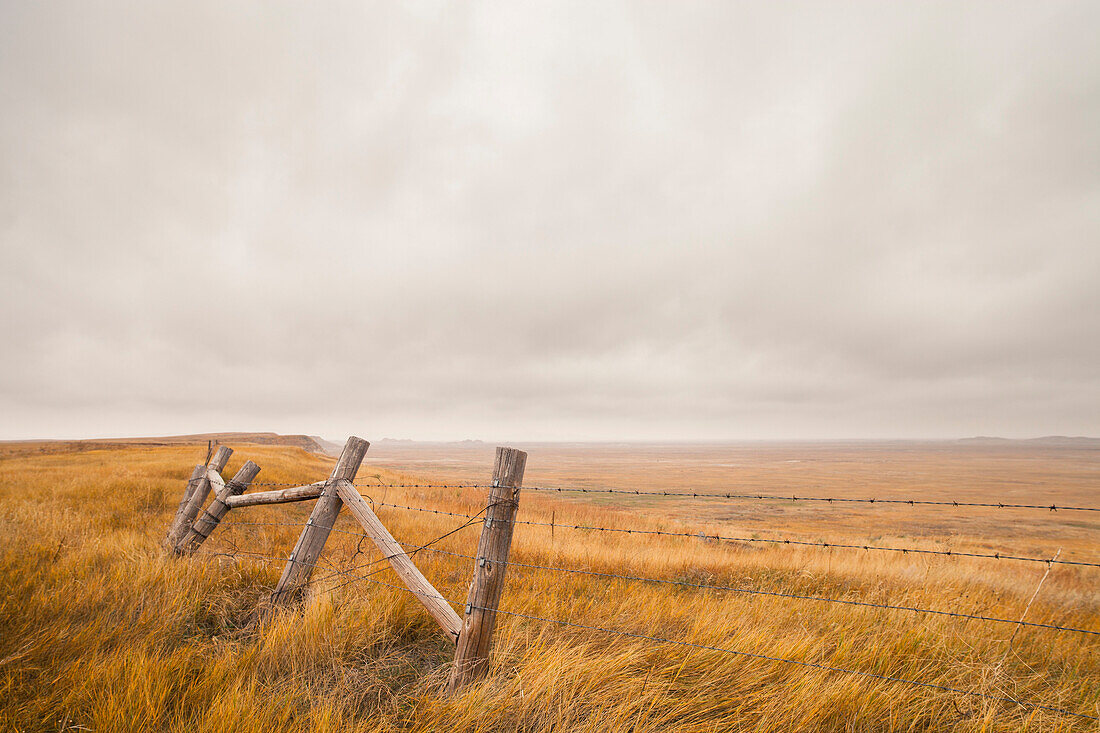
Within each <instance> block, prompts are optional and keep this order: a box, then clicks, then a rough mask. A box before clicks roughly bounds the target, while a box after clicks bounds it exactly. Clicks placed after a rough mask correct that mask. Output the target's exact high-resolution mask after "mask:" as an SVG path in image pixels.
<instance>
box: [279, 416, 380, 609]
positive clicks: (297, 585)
mask: <svg viewBox="0 0 1100 733" xmlns="http://www.w3.org/2000/svg"><path fill="white" fill-rule="evenodd" d="M369 447H370V443H368V442H367V441H365V440H363V439H362V438H357V437H355V436H354V435H353V436H351V437H350V438H348V440H347V442H346V443H345V444H344V450H343V451H342V452H341V453H340V460H338V461H337V462H336V467H335V468H333V469H332V475H331V476H329V479H328V481H326V482H325V487H324V489H323V490H322V492H321V496H320V497H319V498H318V499H317V504H315V505H314V507H313V512H312V513H311V514H310V515H309V520H308V521H307V522H306V526H305V528H304V529H303V530H302V534H301V535H300V536H299V537H298V542H297V544H295V545H294V550H293V552H291V553H290V557H289V558H288V559H287V564H286V568H284V569H283V575H282V577H281V578H279V584H278V585H276V586H275V592H274V593H272V595H271V600H272V601H273V602H274V603H276V604H286V603H291V602H293V601H297V600H299V599H300V598H301V597H302V595H303V593H304V592H305V590H306V588H307V587H308V586H309V578H310V576H311V575H312V574H313V567H314V566H315V565H316V564H317V559H318V558H319V557H320V556H321V550H323V549H324V547H325V541H326V540H328V536H329V533H331V532H332V525H333V524H335V523H336V517H337V515H339V514H340V507H341V506H342V505H343V503H344V502H343V501H342V500H341V499H340V496H339V495H338V494H337V486H338V484H339V482H340V481H341V480H343V481H352V480H354V479H355V474H356V473H357V472H358V471H359V464H361V463H362V462H363V457H364V456H365V455H366V454H367V448H369Z"/></svg>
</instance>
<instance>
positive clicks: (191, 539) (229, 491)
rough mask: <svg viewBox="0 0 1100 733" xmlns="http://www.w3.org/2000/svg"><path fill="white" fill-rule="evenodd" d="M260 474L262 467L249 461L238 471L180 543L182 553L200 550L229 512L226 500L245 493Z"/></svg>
mask: <svg viewBox="0 0 1100 733" xmlns="http://www.w3.org/2000/svg"><path fill="white" fill-rule="evenodd" d="M259 472H260V467H259V466H257V465H256V464H255V463H253V462H252V461H248V462H247V463H245V464H244V465H243V466H241V470H239V471H237V475H236V476H234V477H233V478H232V479H230V481H229V483H227V484H226V485H225V488H224V489H222V490H221V491H218V492H217V493H216V494H215V495H214V501H212V502H210V506H209V507H207V509H206V511H204V512H203V513H202V516H200V517H199V518H198V519H196V520H195V521H194V523H193V524H192V525H191V529H190V530H189V531H188V532H187V535H186V536H185V537H184V538H183V541H181V542H180V552H182V553H185V554H190V553H192V552H194V551H195V550H197V549H199V545H201V544H202V543H203V542H205V541H206V538H207V537H209V536H210V533H211V532H213V531H214V528H215V527H217V526H218V522H220V521H222V517H224V516H225V514H226V512H228V511H229V505H228V504H226V503H225V502H226V499H228V498H229V497H231V496H236V495H237V494H240V493H243V492H244V491H245V489H247V488H248V485H249V484H250V483H252V482H253V481H254V480H255V478H256V474H258V473H259Z"/></svg>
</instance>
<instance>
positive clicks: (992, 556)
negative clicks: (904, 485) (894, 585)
mask: <svg viewBox="0 0 1100 733" xmlns="http://www.w3.org/2000/svg"><path fill="white" fill-rule="evenodd" d="M378 506H388V507H393V508H396V509H407V510H409V511H414V512H428V513H431V514H442V515H446V516H454V517H470V516H472V515H470V514H463V513H461V512H447V511H443V510H441V509H427V508H423V507H414V506H407V505H405V504H386V503H380V504H379V505H378ZM500 521H505V520H500ZM512 522H513V523H514V524H526V525H530V526H536V527H557V528H561V529H576V530H590V531H593V532H621V533H624V534H648V535H661V536H664V537H687V538H690V539H697V540H699V539H701V540H713V541H720V542H762V543H769V544H777V545H798V546H802V547H820V548H825V549H842V550H867V551H877V552H897V553H901V554H903V555H908V554H910V553H912V554H915V555H943V556H946V557H971V558H980V559H985V560H1015V561H1019V562H1036V563H1043V564H1046V565H1052V564H1053V565H1075V566H1080V567H1093V568H1100V563H1097V562H1086V561H1083V560H1054V559H1051V558H1047V557H1027V556H1022V555H1006V554H1004V553H1002V552H995V553H981V552H961V551H957V550H928V549H922V548H917V547H882V546H879V545H850V544H846V543H841V542H811V541H809V540H796V539H790V538H774V537H733V536H728V535H720V534H709V533H706V532H668V531H666V530H660V529H629V528H622V527H597V526H588V525H582V524H558V523H551V522H533V521H529V520H520V519H514V520H512Z"/></svg>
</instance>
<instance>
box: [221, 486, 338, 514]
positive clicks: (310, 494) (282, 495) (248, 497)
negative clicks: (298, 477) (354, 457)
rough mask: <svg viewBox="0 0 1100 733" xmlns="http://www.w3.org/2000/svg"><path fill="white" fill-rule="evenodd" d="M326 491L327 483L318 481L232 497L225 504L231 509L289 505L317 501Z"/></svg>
mask: <svg viewBox="0 0 1100 733" xmlns="http://www.w3.org/2000/svg"><path fill="white" fill-rule="evenodd" d="M324 490H325V482H324V481H318V482H317V483H315V484H306V485H305V486H295V487H293V488H290V489H278V490H276V491H257V492H256V493H255V494H240V495H237V496H230V497H228V498H227V499H226V501H225V504H226V506H228V507H229V508H230V509H236V508H237V507H242V506H257V505H261V504H289V503H290V502H292V501H305V500H306V499H316V498H317V497H319V496H320V495H321V494H322V493H323V492H324Z"/></svg>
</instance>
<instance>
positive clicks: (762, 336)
mask: <svg viewBox="0 0 1100 733" xmlns="http://www.w3.org/2000/svg"><path fill="white" fill-rule="evenodd" d="M1098 27H1100V10H1098V9H1097V7H1096V5H1095V4H1091V3H1059V2H1032V3H1003V2H1001V3H989V4H983V3H967V4H959V3H956V2H951V3H920V4H905V5H902V4H881V3H867V4H847V5H837V4H834V3H829V4H782V5H779V4H760V5H758V6H745V5H742V4H730V3H675V4H667V3H655V4H646V3H599V4H592V3H576V4H569V3H553V4H515V3H499V4H464V5H460V6H458V7H449V6H443V5H436V4H433V3H412V4H401V5H397V4H393V5H388V4H377V5H372V6H371V7H369V8H363V7H362V6H361V5H359V4H351V3H332V4H326V5H324V6H323V7H322V6H316V5H315V6H310V7H309V8H305V7H302V6H299V5H296V4H289V3H288V4H275V5H273V4H270V3H263V4H260V3H255V4H249V3H235V4H231V5H225V4H222V3H186V4H185V3H177V4H163V3H157V4H143V3H115V2H104V3H94V4H92V3H34V4H27V3H9V2H2V1H0V109H3V110H4V111H3V114H2V115H0V193H2V195H0V268H2V271H3V272H2V275H0V278H2V284H3V287H2V289H0V302H2V310H0V318H2V319H3V320H2V323H3V328H4V334H5V341H6V343H7V346H8V349H7V354H6V358H5V359H3V361H2V362H0V384H2V386H0V415H2V416H3V417H2V418H0V437H12V438H16V437H30V436H81V435H110V434H142V433H150V432H162V433H163V432H184V431H197V430H219V429H273V430H280V431H294V432H313V433H321V434H327V435H333V436H338V435H341V434H343V433H347V432H358V433H360V434H363V435H368V436H373V437H381V436H382V435H407V436H413V437H421V438H436V437H441V438H461V437H486V438H511V439H539V438H560V439H583V438H670V439H677V438H683V439H690V438H752V437H793V438H800V437H856V436H863V437H894V436H954V435H966V434H974V433H1000V434H1007V435H1033V434H1042V433H1092V434H1097V433H1100V339H1097V338H1096V334H1098V333H1100V294H1098V285H1100V236H1098V235H1100V135H1097V134H1096V132H1095V131H1096V130H1098V129H1100V49H1098V47H1097V44H1096V43H1095V35H1096V29H1097V28H1098Z"/></svg>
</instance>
